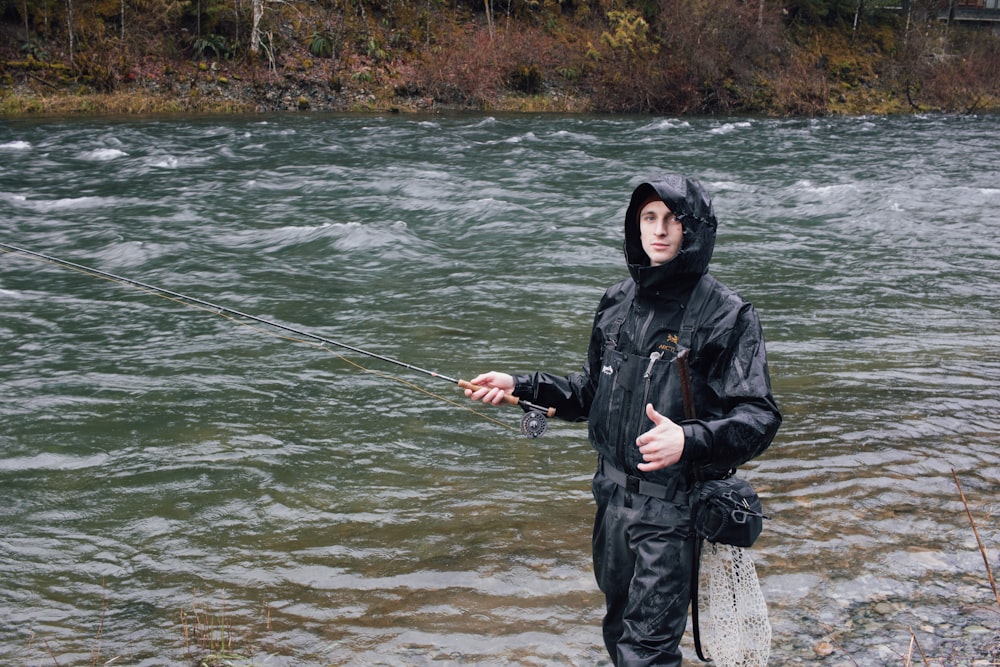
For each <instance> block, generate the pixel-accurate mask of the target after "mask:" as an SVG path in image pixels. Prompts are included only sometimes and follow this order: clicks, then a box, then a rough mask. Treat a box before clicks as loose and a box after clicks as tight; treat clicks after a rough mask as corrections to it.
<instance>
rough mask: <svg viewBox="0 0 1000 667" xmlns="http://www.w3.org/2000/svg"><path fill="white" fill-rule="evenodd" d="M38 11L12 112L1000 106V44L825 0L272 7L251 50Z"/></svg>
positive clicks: (925, 12) (186, 32)
mask: <svg viewBox="0 0 1000 667" xmlns="http://www.w3.org/2000/svg"><path fill="white" fill-rule="evenodd" d="M39 2H40V0H34V1H32V0H16V1H15V0H6V4H5V5H0V6H4V10H5V11H4V13H3V22H2V23H0V113H3V114H36V113H67V112H107V113H127V114H144V113H154V112H174V111H220V112H228V111H247V110H278V109H301V110H306V109H321V110H322V109H332V110H352V111H366V110H369V111H386V110H401V111H408V110H436V109H443V108H448V109H471V110H517V111H599V112H639V113H671V114H713V113H721V114H765V115H776V116H787V115H805V116H812V115H822V114H829V113H844V114H861V113H903V112H910V111H944V112H959V113H962V112H976V111H986V110H996V109H997V108H998V107H1000V76H998V74H997V72H1000V38H997V37H995V36H993V35H992V34H990V32H989V31H988V30H986V31H984V30H976V29H968V28H962V27H959V26H957V25H955V24H952V25H947V24H946V23H943V22H939V21H938V20H936V18H934V17H935V16H936V13H937V9H936V8H935V7H934V6H933V5H927V6H910V5H906V7H907V9H908V10H909V15H908V16H904V15H901V13H900V12H898V11H889V10H886V9H882V10H879V9H877V8H876V9H869V10H868V11H867V13H865V14H862V15H860V18H861V19H862V20H860V21H859V22H858V25H857V26H856V27H855V26H854V25H853V22H851V21H850V20H849V19H850V16H847V17H845V16H838V15H836V14H831V13H830V11H831V10H830V9H829V8H827V10H826V11H827V13H826V14H823V15H822V16H819V17H816V16H812V15H811V14H810V13H809V12H815V11H817V10H816V3H814V4H813V5H808V4H806V0H798V2H797V3H796V2H790V3H786V4H780V3H773V2H771V1H770V0H769V1H768V2H759V3H754V2H744V1H742V0H715V1H714V2H711V3H710V2H708V0H644V1H642V2H627V3H622V2H617V1H612V0H597V1H595V2H584V1H582V0H581V1H577V2H573V1H570V2H565V3H558V2H555V1H554V0H540V1H539V0H531V1H528V2H520V3H516V2H514V1H513V0H511V2H509V3H508V4H507V5H506V6H505V7H501V6H497V5H495V4H494V2H493V0H486V2H485V3H483V4H479V3H476V4H475V5H466V4H461V3H459V2H458V1H457V0H454V2H453V3H452V4H451V5H446V4H442V3H441V1H439V0H433V2H432V0H427V1H425V2H419V3H413V2H404V1H403V0H364V1H362V2H358V1H357V0H354V1H353V2H352V1H351V0H317V1H315V2H306V1H297V2H277V1H275V0H268V1H267V2H266V4H264V5H263V7H264V15H263V19H262V20H261V28H260V31H259V33H258V34H259V35H260V37H261V46H260V48H259V49H258V51H257V53H251V51H250V48H249V45H250V43H251V40H250V32H251V30H250V23H251V20H250V16H249V14H248V11H249V10H248V5H247V4H246V3H244V4H242V5H241V4H240V3H239V2H237V3H236V4H234V5H230V4H227V3H226V1H223V0H191V1H187V0H185V1H179V0H140V1H139V2H136V1H135V0H129V2H127V3H126V2H124V1H119V2H110V0H94V1H93V2H92V3H91V4H84V0H73V2H75V3H76V5H77V14H74V17H75V19H74V21H75V22H74V23H73V30H72V31H71V30H69V28H68V26H69V25H70V22H69V20H68V18H67V16H66V14H67V11H68V9H67V8H68V7H70V6H72V5H73V2H66V3H65V4H63V3H49V2H45V4H39ZM195 3H197V4H195ZM859 6H860V5H859ZM487 9H488V10H489V11H486V10H487ZM852 11H853V10H852ZM71 40H72V44H73V48H72V50H71V49H70V48H69V45H70V43H71Z"/></svg>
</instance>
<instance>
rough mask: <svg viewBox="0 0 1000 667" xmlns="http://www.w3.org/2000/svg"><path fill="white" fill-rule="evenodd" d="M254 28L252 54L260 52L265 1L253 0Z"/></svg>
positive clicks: (252, 29)
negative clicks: (261, 21) (261, 24)
mask: <svg viewBox="0 0 1000 667" xmlns="http://www.w3.org/2000/svg"><path fill="white" fill-rule="evenodd" d="M252 4H253V27H252V28H250V53H252V54H254V55H257V54H258V53H259V52H260V20H261V19H262V18H264V0H253V2H252Z"/></svg>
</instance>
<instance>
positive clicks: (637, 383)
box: [590, 346, 649, 462]
mask: <svg viewBox="0 0 1000 667" xmlns="http://www.w3.org/2000/svg"><path fill="white" fill-rule="evenodd" d="M648 363H649V358H648V357H641V356H638V355H634V354H625V353H622V352H620V351H618V350H616V349H614V348H613V347H611V346H608V347H607V348H605V353H604V358H603V359H602V360H601V373H600V377H599V379H598V383H597V392H596V394H595V395H594V402H593V407H592V409H591V414H590V426H591V429H592V436H593V437H594V438H595V441H596V442H597V443H600V444H602V445H604V447H602V448H601V449H602V450H613V451H615V453H616V454H617V456H616V458H618V459H619V460H620V461H622V459H621V458H620V457H622V456H627V454H626V453H625V452H623V451H622V450H621V449H620V448H621V447H622V443H624V442H626V441H631V440H634V438H635V436H636V435H637V432H636V428H637V425H638V424H640V423H641V420H642V419H645V416H644V406H642V405H640V404H641V402H642V398H643V394H644V393H645V385H646V381H645V380H644V379H643V372H644V371H645V369H646V366H647V364H648ZM603 453H606V454H611V453H612V452H611V451H604V452H603ZM623 462H624V461H623Z"/></svg>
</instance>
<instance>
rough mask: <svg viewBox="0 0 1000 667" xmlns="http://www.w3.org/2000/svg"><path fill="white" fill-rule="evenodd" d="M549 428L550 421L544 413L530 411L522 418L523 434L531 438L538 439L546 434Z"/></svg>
mask: <svg viewBox="0 0 1000 667" xmlns="http://www.w3.org/2000/svg"><path fill="white" fill-rule="evenodd" d="M548 428H549V420H548V419H547V418H546V416H545V413H544V412H539V411H538V410H534V409H532V410H528V411H527V412H525V413H524V415H523V416H522V417H521V433H523V434H524V435H525V436H527V437H529V438H537V437H540V436H542V435H544V434H545V431H547V430H548Z"/></svg>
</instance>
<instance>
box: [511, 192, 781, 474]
mask: <svg viewBox="0 0 1000 667" xmlns="http://www.w3.org/2000/svg"><path fill="white" fill-rule="evenodd" d="M655 197H658V198H660V199H662V200H663V202H664V203H665V204H666V205H667V206H668V208H670V210H671V211H672V212H673V213H674V215H675V216H677V218H678V219H679V220H680V222H681V224H682V225H683V229H684V232H683V241H682V244H681V249H680V251H679V252H678V253H677V255H676V256H675V257H674V258H673V259H672V260H670V261H669V262H667V263H665V264H662V265H660V266H655V267H652V266H650V265H649V258H648V256H647V255H646V253H645V252H644V251H643V249H642V243H641V241H640V238H639V222H638V214H639V211H640V209H641V207H642V206H643V205H644V204H645V203H646V202H647V201H649V200H650V199H651V198H655ZM716 224H717V223H716V219H715V214H714V211H713V208H712V202H711V199H710V198H709V196H708V193H707V192H706V191H705V190H704V189H703V188H702V186H701V185H700V184H699V183H698V182H697V181H693V180H690V179H687V178H685V177H683V176H676V175H670V176H665V177H662V178H660V179H657V180H654V181H651V182H648V183H643V184H641V185H639V186H638V187H637V188H636V189H635V191H634V192H633V194H632V199H631V201H630V203H629V207H628V210H627V212H626V214H625V244H624V245H625V258H626V261H627V263H628V270H629V273H630V277H629V278H626V279H624V280H622V281H621V282H619V283H617V284H615V285H612V286H611V287H610V288H608V290H607V291H606V292H605V294H604V296H603V298H602V299H601V302H600V305H599V306H598V308H597V313H596V315H595V317H594V326H593V331H592V334H591V338H590V347H589V351H588V355H587V363H586V364H585V365H584V367H583V371H582V373H575V374H571V375H569V376H557V375H552V374H549V373H532V374H525V375H516V376H515V378H514V379H515V389H514V395H516V396H518V397H520V398H523V399H525V400H528V401H531V402H533V403H536V404H539V405H545V406H550V407H554V408H555V409H556V415H557V416H559V417H561V418H562V419H566V420H569V421H584V420H587V421H588V422H589V430H590V441H591V444H592V445H593V447H594V449H596V450H597V452H598V453H599V454H600V455H601V456H603V457H605V458H606V459H607V460H608V461H609V462H610V463H612V464H613V465H614V466H615V467H617V468H618V469H620V470H624V471H625V472H627V473H628V474H630V475H635V476H638V477H640V478H643V479H646V480H649V481H651V482H656V483H661V484H670V483H673V482H680V483H683V484H685V485H686V484H687V482H688V481H689V480H690V479H692V478H697V479H703V478H718V477H724V476H727V475H728V474H730V472H731V470H732V469H734V468H735V467H736V466H738V465H740V464H742V463H745V462H746V461H749V460H750V459H752V458H754V457H755V456H758V455H759V454H760V453H761V452H763V451H764V450H765V449H766V448H767V447H768V445H769V444H770V443H771V440H772V439H773V438H774V435H775V433H776V432H777V430H778V427H779V425H780V424H781V414H780V413H779V411H778V407H777V405H776V403H775V401H774V397H773V396H772V394H771V382H770V376H769V373H768V367H767V357H766V353H765V349H764V337H763V332H762V330H761V326H760V321H759V319H758V317H757V313H756V311H755V310H754V308H753V306H752V305H751V304H750V303H749V302H747V301H745V300H744V299H742V298H741V297H740V295H739V294H737V293H736V292H735V291H733V290H731V289H729V288H728V287H726V286H725V285H723V284H721V283H719V282H718V281H717V280H715V279H714V278H712V277H711V276H710V275H708V264H709V261H710V260H711V257H712V251H713V250H714V248H715V230H716ZM702 280H704V281H706V284H705V285H704V286H703V289H702V290H699V292H700V293H704V294H706V296H705V298H704V300H703V303H702V305H701V307H700V308H698V307H697V306H698V304H694V303H691V304H689V299H690V297H691V294H692V292H693V291H694V288H695V286H696V285H697V284H698V282H699V281H702ZM699 300H701V299H699ZM689 306H690V308H689ZM688 310H697V311H698V313H697V314H695V316H694V317H688V318H687V321H686V326H692V325H693V326H694V327H695V328H694V329H693V330H692V331H691V333H690V350H689V353H688V359H689V362H688V363H689V367H690V375H691V381H692V390H693V398H694V401H693V403H694V406H695V410H696V412H695V414H696V418H695V419H685V418H684V404H683V394H682V391H681V384H680V380H679V376H678V371H677V362H676V353H677V352H678V351H679V350H678V349H677V343H678V342H680V343H683V341H678V339H677V336H676V334H677V333H678V332H680V330H681V323H682V322H684V321H685V314H686V312H687V311H688ZM692 319H694V320H696V321H695V322H692V321H691V320H692ZM647 403H652V404H653V407H654V408H656V410H657V411H658V412H659V413H660V414H663V415H666V416H667V417H669V418H670V419H671V420H673V421H675V422H677V423H678V424H680V425H681V426H682V427H683V429H684V436H685V442H684V452H683V455H682V457H681V462H682V464H683V465H675V466H670V467H668V468H665V469H662V470H657V471H655V472H651V473H642V472H640V471H638V470H637V469H636V466H637V465H638V464H639V463H642V454H641V453H640V452H639V448H638V447H637V446H636V444H635V439H636V437H638V436H639V435H640V434H642V433H644V432H645V431H647V430H649V429H650V428H652V426H653V424H652V422H651V421H650V420H649V419H648V417H647V416H646V412H645V405H646V404H647ZM678 478H680V479H678Z"/></svg>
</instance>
